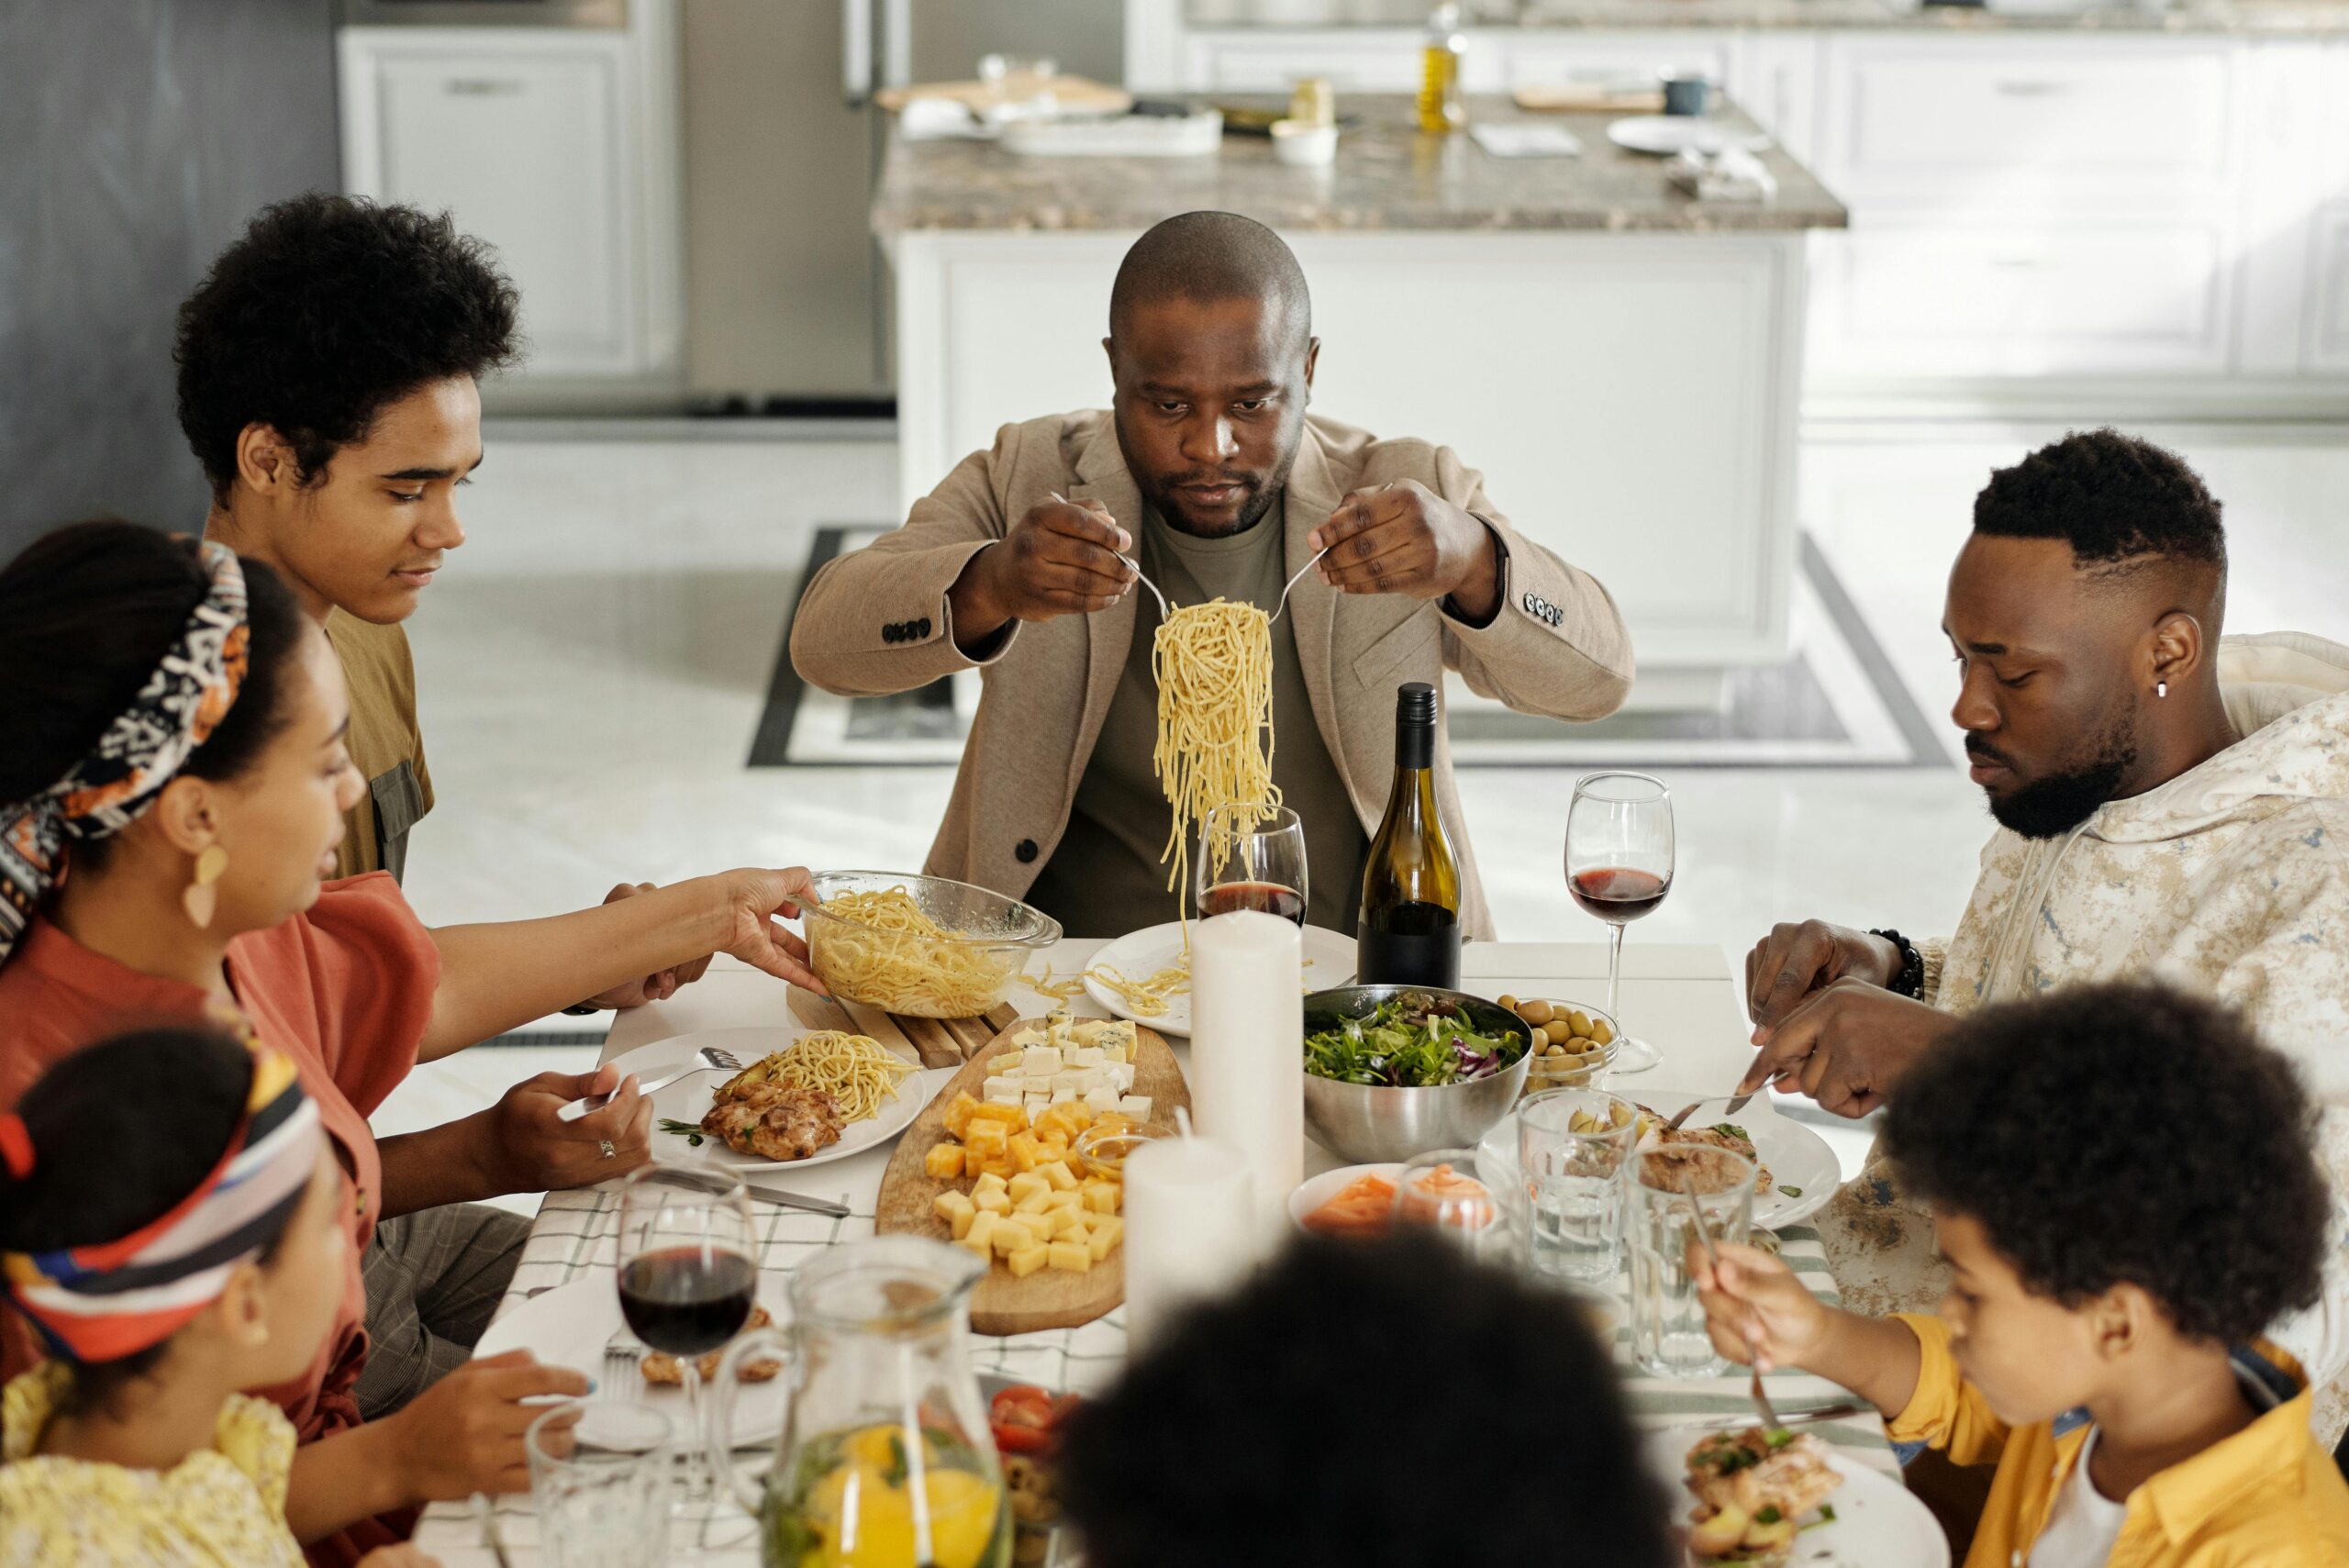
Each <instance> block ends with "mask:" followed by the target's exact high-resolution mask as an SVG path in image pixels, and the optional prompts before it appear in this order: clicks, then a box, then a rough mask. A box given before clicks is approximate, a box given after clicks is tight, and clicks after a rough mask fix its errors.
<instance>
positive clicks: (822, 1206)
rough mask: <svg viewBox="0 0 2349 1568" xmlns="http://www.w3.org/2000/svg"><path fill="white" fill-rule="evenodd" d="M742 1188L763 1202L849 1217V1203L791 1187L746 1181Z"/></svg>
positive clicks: (839, 1217)
mask: <svg viewBox="0 0 2349 1568" xmlns="http://www.w3.org/2000/svg"><path fill="white" fill-rule="evenodd" d="M742 1188H743V1190H744V1191H745V1192H747V1193H749V1194H750V1195H751V1196H752V1197H754V1198H757V1199H758V1200H759V1201H760V1202H762V1203H779V1204H781V1205H783V1207H785V1208H804V1209H806V1210H807V1212H808V1213H810V1214H823V1215H829V1216H830V1217H831V1218H834V1219H846V1218H848V1205H846V1204H844V1203H833V1202H831V1201H830V1200H829V1199H828V1198H819V1197H809V1196H808V1195H807V1194H805V1193H796V1192H793V1191H792V1190H791V1189H790V1188H789V1187H771V1186H768V1185H766V1184H764V1183H763V1182H744V1183H743V1184H742Z"/></svg>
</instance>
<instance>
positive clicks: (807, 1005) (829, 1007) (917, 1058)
mask: <svg viewBox="0 0 2349 1568" xmlns="http://www.w3.org/2000/svg"><path fill="white" fill-rule="evenodd" d="M791 1011H792V1015H793V1016H794V1017H795V1018H797V1019H798V1020H799V1021H800V1022H801V1023H803V1024H806V1025H807V1027H808V1028H809V1029H845V1030H847V1031H848V1032H849V1033H851V1034H861V1035H863V1036H865V1037H866V1038H868V1039H871V1040H878V1041H880V1042H881V1044H882V1045H883V1046H885V1047H886V1048H887V1049H888V1050H890V1051H894V1052H896V1054H897V1055H899V1056H901V1057H903V1058H904V1059H905V1060H907V1062H920V1063H921V1064H922V1065H923V1066H924V1067H959V1066H961V1065H962V1064H963V1062H968V1061H969V1060H971V1057H972V1055H973V1054H974V1052H976V1051H980V1050H981V1049H983V1048H984V1047H985V1045H986V1044H987V1042H988V1041H990V1040H994V1039H995V1038H996V1036H998V1035H1000V1034H1001V1033H1002V1032H1003V1031H1004V1030H1005V1029H1008V1028H1009V1027H1010V1026H1011V1025H1012V1024H1013V1023H1015V1022H1017V1021H1018V1019H1019V1008H1017V1007H1015V1006H1012V1005H1011V1004H1010V1003H1008V1002H1005V1003H1001V1004H999V1005H998V1006H996V1008H995V1010H994V1011H992V1012H989V1013H985V1014H983V1015H981V1016H980V1017H978V1018H901V1017H899V1016H898V1015H897V1014H895V1013H885V1012H883V1011H882V1010H881V1009H880V1008H878V1007H868V1006H865V1005H864V1004H863V1003H862V1002H843V1001H841V1000H840V999H839V998H838V997H835V996H818V995H816V993H814V992H813V991H803V990H801V989H800V988H799V987H798V986H796V985H794V986H793V987H791Z"/></svg>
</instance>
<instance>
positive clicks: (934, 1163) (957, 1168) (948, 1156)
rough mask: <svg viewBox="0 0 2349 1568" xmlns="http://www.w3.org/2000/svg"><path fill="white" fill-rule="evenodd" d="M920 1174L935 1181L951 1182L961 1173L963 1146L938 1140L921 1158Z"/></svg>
mask: <svg viewBox="0 0 2349 1568" xmlns="http://www.w3.org/2000/svg"><path fill="white" fill-rule="evenodd" d="M921 1169H922V1174H924V1175H926V1176H928V1177H930V1180H932V1181H936V1182H951V1181H952V1180H954V1179H955V1178H956V1177H958V1176H960V1175H961V1174H962V1173H963V1146H962V1145H961V1144H959V1143H947V1142H943V1141H941V1142H938V1143H933V1144H931V1145H930V1152H929V1153H927V1154H925V1155H923V1156H922V1158H921Z"/></svg>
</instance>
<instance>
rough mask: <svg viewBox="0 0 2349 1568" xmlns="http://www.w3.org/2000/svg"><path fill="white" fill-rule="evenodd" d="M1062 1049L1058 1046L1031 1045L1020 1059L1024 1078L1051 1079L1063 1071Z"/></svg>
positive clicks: (1021, 1072)
mask: <svg viewBox="0 0 2349 1568" xmlns="http://www.w3.org/2000/svg"><path fill="white" fill-rule="evenodd" d="M1061 1065H1062V1063H1061V1048H1060V1047H1059V1046H1056V1045H1031V1046H1030V1047H1029V1048H1028V1053H1027V1054H1026V1055H1025V1056H1022V1057H1021V1058H1020V1059H1019V1075H1020V1076H1021V1077H1022V1078H1049V1077H1051V1076H1052V1074H1053V1073H1057V1072H1059V1071H1060V1070H1061Z"/></svg>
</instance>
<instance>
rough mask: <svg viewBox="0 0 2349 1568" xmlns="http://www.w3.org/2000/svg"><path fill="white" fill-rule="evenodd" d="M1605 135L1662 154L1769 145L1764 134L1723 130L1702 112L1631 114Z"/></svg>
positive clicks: (1634, 148)
mask: <svg viewBox="0 0 2349 1568" xmlns="http://www.w3.org/2000/svg"><path fill="white" fill-rule="evenodd" d="M1607 139H1608V140H1609V141H1611V142H1613V143H1614V144H1615V145H1616V146H1618V147H1625V148H1629V149H1631V150H1632V151H1633V152H1653V153H1655V154H1656V155H1657V156H1659V157H1664V158H1669V157H1671V156H1672V155H1673V154H1674V153H1675V152H1678V151H1680V150H1683V149H1685V148H1690V147H1697V148H1702V149H1703V150H1706V151H1707V152H1718V151H1720V150H1721V149H1722V148H1724V147H1742V148H1743V149H1745V150H1747V151H1748V152H1759V151H1761V150H1763V149H1764V148H1765V147H1767V146H1769V145H1770V139H1769V138H1768V137H1766V136H1762V135H1759V134H1756V133H1755V132H1753V131H1733V130H1726V129H1724V128H1722V127H1721V126H1720V124H1719V123H1718V122H1716V121H1713V120H1709V119H1707V118H1705V117H1702V116H1701V115H1633V116H1631V117H1630V118H1629V119H1620V120H1617V121H1615V122H1614V123H1613V124H1611V125H1609V127H1608V128H1607Z"/></svg>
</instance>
